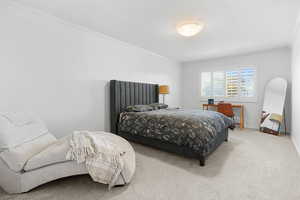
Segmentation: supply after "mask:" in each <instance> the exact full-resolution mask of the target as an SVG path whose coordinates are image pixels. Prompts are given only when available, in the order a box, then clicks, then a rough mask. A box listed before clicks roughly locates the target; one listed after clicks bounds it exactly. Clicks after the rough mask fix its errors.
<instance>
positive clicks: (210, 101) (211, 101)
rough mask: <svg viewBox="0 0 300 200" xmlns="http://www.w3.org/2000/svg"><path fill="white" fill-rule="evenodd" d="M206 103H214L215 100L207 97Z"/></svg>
mask: <svg viewBox="0 0 300 200" xmlns="http://www.w3.org/2000/svg"><path fill="white" fill-rule="evenodd" d="M207 103H208V104H214V103H215V101H214V99H208V101H207Z"/></svg>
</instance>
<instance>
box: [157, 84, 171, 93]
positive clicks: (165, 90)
mask: <svg viewBox="0 0 300 200" xmlns="http://www.w3.org/2000/svg"><path fill="white" fill-rule="evenodd" d="M169 92H170V91H169V86H168V85H160V86H159V94H169Z"/></svg>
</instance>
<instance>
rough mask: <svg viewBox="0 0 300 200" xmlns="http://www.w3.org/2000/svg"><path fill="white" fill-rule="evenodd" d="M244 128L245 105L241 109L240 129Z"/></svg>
mask: <svg viewBox="0 0 300 200" xmlns="http://www.w3.org/2000/svg"><path fill="white" fill-rule="evenodd" d="M243 128H244V106H242V107H241V110H240V129H243Z"/></svg>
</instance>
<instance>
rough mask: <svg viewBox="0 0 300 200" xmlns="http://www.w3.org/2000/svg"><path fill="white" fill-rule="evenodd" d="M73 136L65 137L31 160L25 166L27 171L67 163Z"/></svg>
mask: <svg viewBox="0 0 300 200" xmlns="http://www.w3.org/2000/svg"><path fill="white" fill-rule="evenodd" d="M70 139H71V136H70V135H69V136H65V137H63V138H61V139H58V140H57V141H56V142H54V143H53V144H51V145H50V146H48V147H47V148H45V149H44V150H42V151H41V152H40V153H38V154H36V155H34V156H33V157H32V158H30V159H29V160H28V161H27V163H26V164H25V166H24V170H25V171H30V170H34V169H37V168H41V167H45V166H47V165H52V164H56V163H62V162H67V161H68V160H67V159H66V155H67V152H68V151H69V149H70Z"/></svg>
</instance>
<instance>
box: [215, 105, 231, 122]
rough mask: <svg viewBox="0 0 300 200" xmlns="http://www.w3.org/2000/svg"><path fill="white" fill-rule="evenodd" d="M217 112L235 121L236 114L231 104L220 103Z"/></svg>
mask: <svg viewBox="0 0 300 200" xmlns="http://www.w3.org/2000/svg"><path fill="white" fill-rule="evenodd" d="M217 111H218V112H220V113H222V114H224V115H226V116H227V117H230V118H232V119H234V112H233V109H232V105H231V103H218V107H217Z"/></svg>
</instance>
